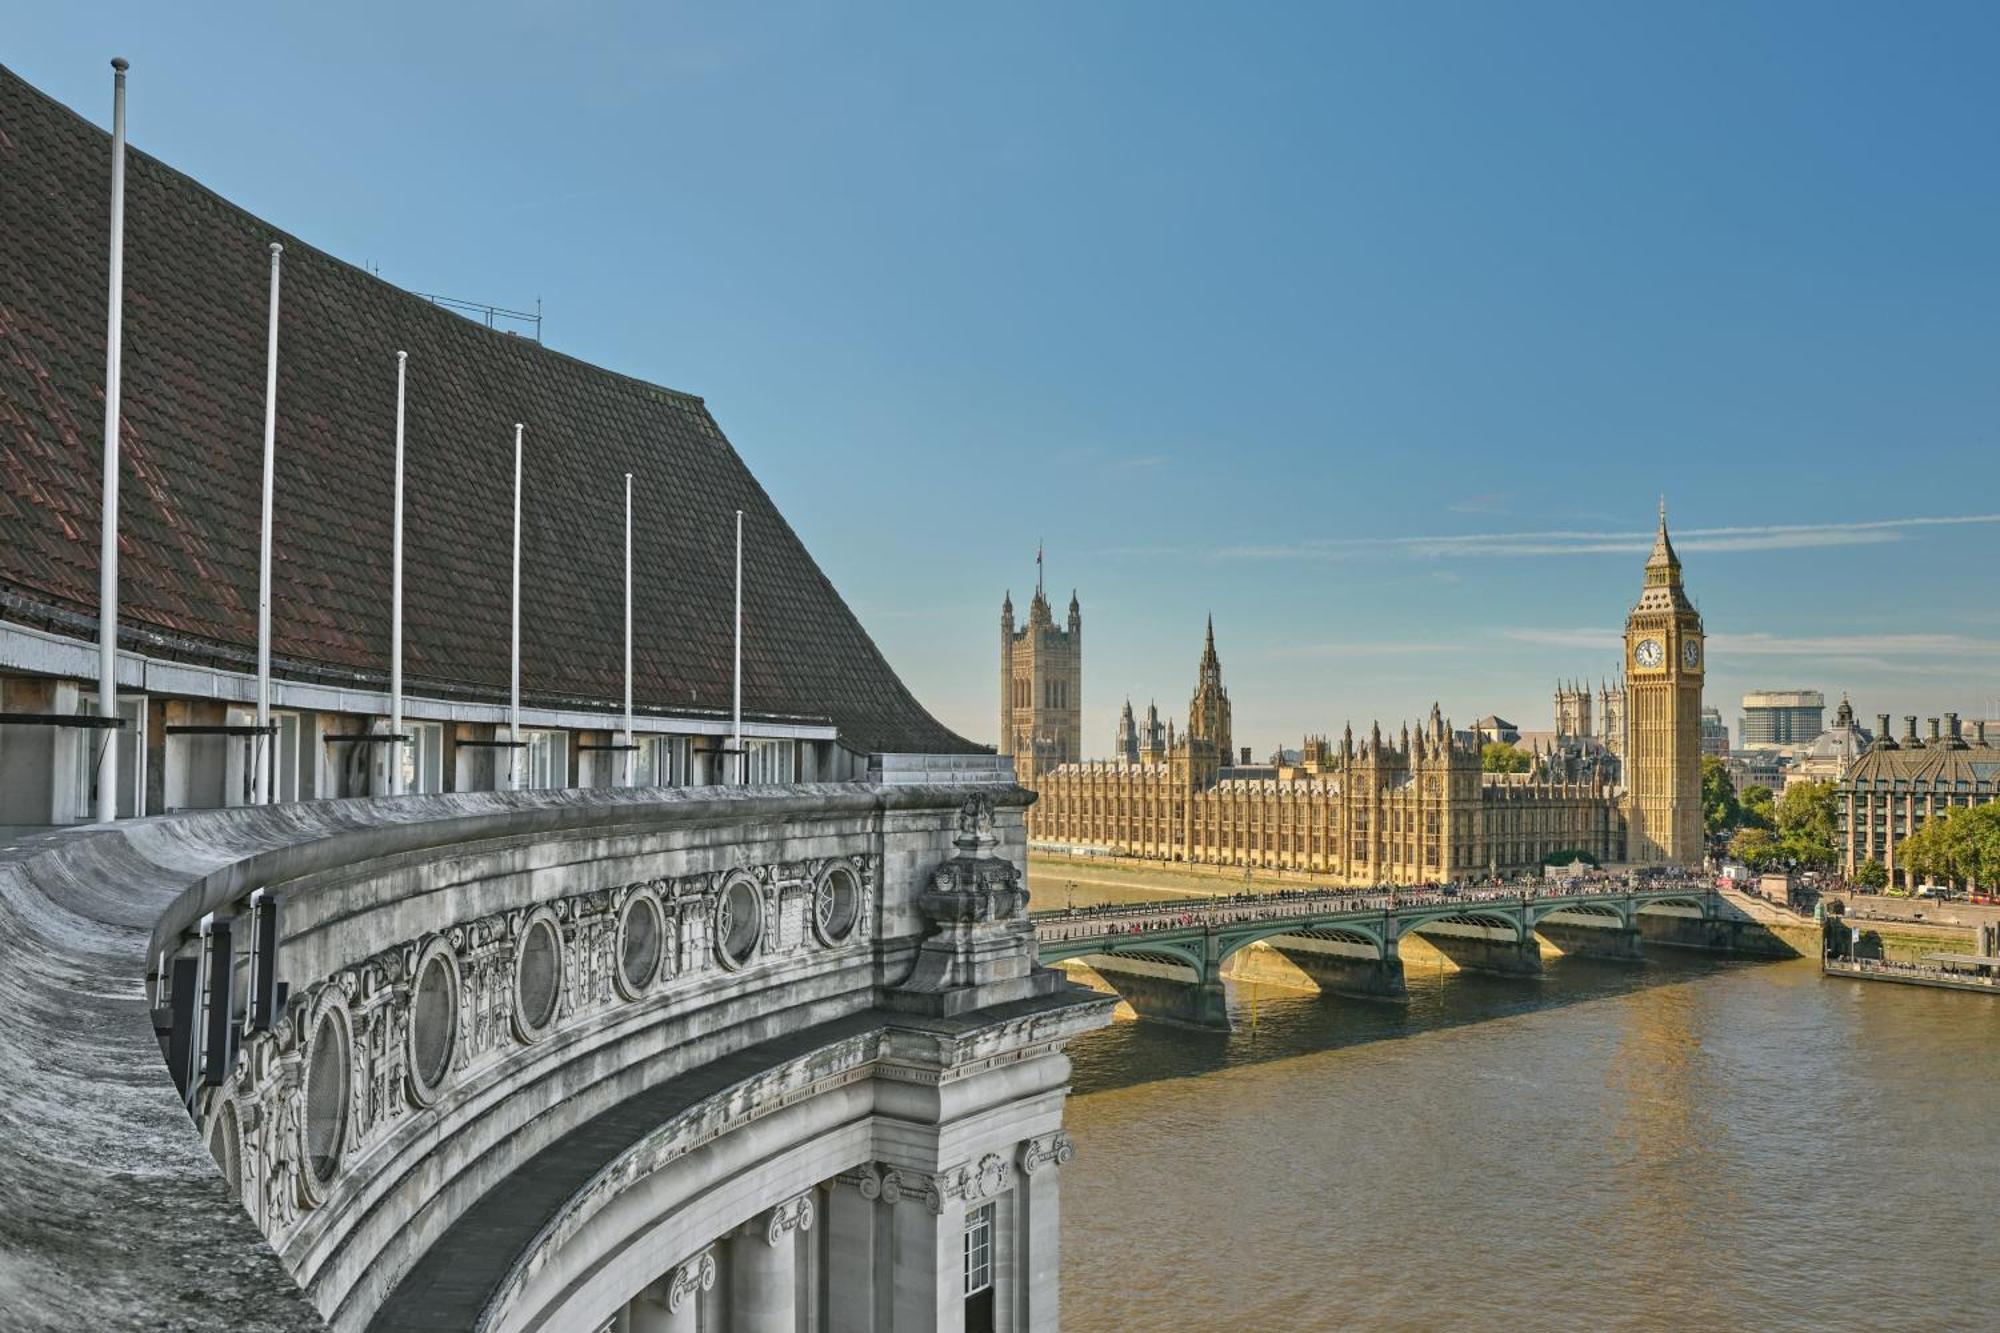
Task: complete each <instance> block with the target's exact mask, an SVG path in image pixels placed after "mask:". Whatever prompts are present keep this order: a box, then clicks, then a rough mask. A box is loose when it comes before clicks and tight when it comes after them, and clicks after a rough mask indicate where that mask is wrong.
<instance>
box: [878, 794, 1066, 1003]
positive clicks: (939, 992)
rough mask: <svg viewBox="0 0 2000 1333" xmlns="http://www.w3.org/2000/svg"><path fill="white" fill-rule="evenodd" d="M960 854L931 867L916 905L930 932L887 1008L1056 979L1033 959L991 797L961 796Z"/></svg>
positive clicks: (1051, 986) (1044, 989)
mask: <svg viewBox="0 0 2000 1333" xmlns="http://www.w3.org/2000/svg"><path fill="white" fill-rule="evenodd" d="M957 828H958V832H957V836H956V837H954V838H953V839H952V845H953V846H954V847H955V848H957V849H958V854H957V855H956V856H953V857H951V858H949V859H948V860H946V861H945V862H944V863H943V864H942V865H940V866H938V868H937V869H936V870H934V871H932V872H931V876H930V881H929V883H928V884H927V885H926V887H925V889H924V891H923V892H922V893H920V894H918V895H917V908H918V910H919V911H921V912H922V913H923V915H924V918H925V919H926V920H927V921H929V922H930V923H931V933H930V935H929V937H928V938H926V939H925V940H924V942H923V944H922V945H921V946H920V947H919V949H918V951H917V965H916V967H915V968H914V969H913V970H912V971H911V973H910V977H909V980H907V981H905V982H904V983H903V984H902V986H900V987H898V988H897V989H896V990H895V991H892V992H889V993H888V994H887V995H886V996H885V1003H887V1004H888V1006H889V1007H891V1008H895V1009H901V1010H904V1011H906V1012H914V1013H928V1014H938V1015H948V1014H957V1013H963V1012H966V1011H968V1010H971V1009H975V1008H980V1007H983V1006H987V1005H994V1004H1004V1003H1007V1002H1008V1001H1011V1000H1019V999H1026V998H1028V997H1030V996H1034V995H1045V994H1049V993H1051V992H1053V991H1055V990H1057V989H1059V988H1060V987H1061V986H1062V984H1063V982H1062V979H1061V977H1060V976H1059V975H1058V974H1057V973H1055V972H1053V971H1051V970H1050V969H1047V968H1038V967H1037V966H1036V965H1035V932H1034V927H1033V926H1032V925H1031V924H1030V923H1029V921H1028V914H1027V906H1028V890H1027V886H1026V884H1025V883H1024V881H1023V879H1022V875H1021V870H1020V867H1018V866H1016V865H1015V864H1014V863H1013V862H1012V861H1010V860H1008V859H1006V858H1005V857H1002V856H998V855H996V854H995V852H994V849H995V848H996V847H997V846H998V845H999V838H998V836H997V835H996V834H995V833H994V831H993V798H992V797H991V796H989V795H988V794H987V793H985V792H974V793H972V794H971V795H969V796H967V797H966V799H965V802H964V804H963V805H961V806H960V807H959V811H958V821H957Z"/></svg>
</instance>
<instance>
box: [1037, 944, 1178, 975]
mask: <svg viewBox="0 0 2000 1333" xmlns="http://www.w3.org/2000/svg"><path fill="white" fill-rule="evenodd" d="M1105 938H1106V937H1104V936H1099V937H1096V938H1093V939H1086V940H1077V941H1075V942H1073V943H1070V944H1058V945H1051V946H1045V947H1044V948H1042V949H1041V950H1040V951H1039V952H1040V956H1041V961H1042V962H1043V963H1068V962H1082V961H1085V960H1088V959H1091V958H1130V959H1133V960H1135V961H1137V962H1150V963H1164V964H1167V965H1169V966H1178V967H1185V968H1187V969H1188V970H1189V971H1191V972H1193V973H1194V974H1195V976H1196V977H1197V978H1199V977H1200V976H1201V975H1202V970H1203V965H1202V957H1201V954H1200V952H1199V951H1198V950H1197V949H1193V948H1189V947H1188V946H1187V945H1186V944H1185V943H1182V942H1178V941H1174V940H1148V939H1145V938H1144V937H1143V936H1134V937H1133V938H1132V940H1131V942H1129V943H1126V942H1121V943H1118V944H1111V945H1107V944H1106V943H1105ZM1141 941H1143V942H1141Z"/></svg>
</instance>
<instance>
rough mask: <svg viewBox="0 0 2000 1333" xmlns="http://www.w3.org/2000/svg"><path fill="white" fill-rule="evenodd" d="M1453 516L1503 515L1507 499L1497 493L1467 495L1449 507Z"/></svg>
mask: <svg viewBox="0 0 2000 1333" xmlns="http://www.w3.org/2000/svg"><path fill="white" fill-rule="evenodd" d="M1451 512H1452V513H1454V514H1504V513H1506V512H1507V497H1506V496H1504V495H1502V494H1501V493H1500V492H1498V491H1483V492H1481V493H1480V494H1478V495H1468V496H1466V497H1465V498H1464V499H1463V500H1460V501H1459V502H1458V503H1457V504H1455V505H1452V506H1451Z"/></svg>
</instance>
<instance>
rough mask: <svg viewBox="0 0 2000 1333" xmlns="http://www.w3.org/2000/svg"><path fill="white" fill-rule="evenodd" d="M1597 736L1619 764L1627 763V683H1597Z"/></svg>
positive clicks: (1621, 680)
mask: <svg viewBox="0 0 2000 1333" xmlns="http://www.w3.org/2000/svg"><path fill="white" fill-rule="evenodd" d="M1597 734H1598V738H1599V739H1601V740H1602V741H1603V742H1604V748H1605V749H1607V750H1609V751H1611V753H1612V755H1613V756H1614V757H1615V758H1616V759H1617V760H1618V762H1619V763H1621V764H1622V763H1624V762H1625V682H1624V680H1623V679H1622V678H1621V679H1619V680H1614V681H1612V682H1611V683H1610V684H1608V685H1607V684H1605V683H1604V681H1603V680H1601V679H1600V680H1599V681H1598V682H1597Z"/></svg>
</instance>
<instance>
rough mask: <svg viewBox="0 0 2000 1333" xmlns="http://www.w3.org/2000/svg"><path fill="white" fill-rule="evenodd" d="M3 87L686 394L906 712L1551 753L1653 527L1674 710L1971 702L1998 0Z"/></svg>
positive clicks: (863, 42)
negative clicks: (1036, 704) (1213, 715)
mask: <svg viewBox="0 0 2000 1333" xmlns="http://www.w3.org/2000/svg"><path fill="white" fill-rule="evenodd" d="M7 9H8V10H9V12H8V14H7V16H6V21H5V22H4V23H3V24H0V33H4V38H0V62H4V63H6V64H8V65H9V66H11V67H12V68H13V69H15V70H16V71H17V72H18V73H20V74H21V75H22V76H23V77H25V78H27V79H29V80H30V81H31V82H34V83H36V84H37V85H39V86H41V87H42V88H45V89H47V90H49V91H50V92H51V93H53V94H55V95H56V96H58V97H60V98H61V99H63V100H64V101H66V102H68V103H70V104H71V105H72V106H75V107H77V108H78V109H80V110H82V111H83V112H85V113H86V114H87V115H89V116H91V117H92V118H93V119H96V120H98V121H99V122H100V123H103V122H105V121H106V120H108V116H109V100H110V89H109V79H108V73H107V68H106V65H105V61H106V60H107V59H108V58H109V57H110V56H111V55H113V54H123V55H126V56H128V57H129V58H131V60H132V61H133V72H132V93H131V130H132V138H133V142H134V143H135V144H136V145H138V146H139V147H142V148H144V149H146V150H148V151H151V152H154V153H156V154H158V155H160V156H162V157H164V158H165V159H167V160H168V161H169V162H171V163H173V164H174V165H176V166H178V167H180V168H181V169H183V170H186V171H188V172H190V173H192V174H194V175H195V176H197V177H199V178H200V179H202V180H203V181H204V182H206V183H207V184H209V185H210V186H212V187H214V188H215V189H217V190H219V191H220V192H221V193H223V194H224V195H226V196H228V197H229V198H231V199H233V200H235V201H237V202H239V203H241V204H243V205H244V206H246V207H248V208H250V209H252V210H254V211H256V212H259V213H261V214H263V215H265V216H267V217H269V218H271V219H272V220H273V221H275V222H277V223H279V224H280V225H283V226H285V227H287V228H290V229H293V230H295V231H297V232H298V233H299V234H301V235H302V236H305V237H307V238H309V239H311V240H312V241H314V242H315V243H316V244H319V245H321V246H323V247H324V248H326V249H328V250H330V251H332V252H333V253H335V254H338V255H341V256H343V257H345V258H347V259H350V260H354V261H356V262H360V263H365V264H368V265H370V266H372V267H376V268H378V269H379V271H380V272H381V275H382V276H383V277H384V278H385V279H387V280H389V281H392V282H395V283H398V284H400V285H403V286H407V287H410V288H412V289H414V290H420V291H438V292H445V293H450V294H453V295H459V296H466V297H471V298H475V299H478V300H482V301H488V302H492V303H495V304H500V305H528V304H532V302H533V301H534V300H535V299H536V298H537V297H539V298H540V299H541V300H542V301H543V303H544V306H545V309H546V311H547V325H546V340H547V341H548V342H549V343H550V344H551V345H552V346H554V347H557V348H560V349H562V350H564V351H566V352H569V353H572V354H574V355H578V356H582V357H584V358H586V359H589V360H592V361H595V362H598V363H600V364H603V365H606V366H610V367H614V368H616V369H618V370H621V371H624V372H626V373H629V374H633V375H637V376H641V377H643V378H647V379H651V380H655V381H658V382H661V383H664V384H669V385H672V386H675V387H677V388H683V389H687V390H690V391H692V392H696V393H700V394H702V395H703V396H705V397H706V398H707V400H708V402H709V404H710V406H711V408H712V410H713V411H714V412H715V413H716V415H717V417H718V418H719V420H720V421H721V422H722V425H723V427H724V429H725V430H727V431H728V433H729V435H730V437H731V439H732V440H733V441H734V442H735V444H736V446H737V448H738V449H739V450H740V451H741V452H742V453H743V454H744V456H745V457H746V458H747V459H748V460H749V462H750V464H751V466H752V467H753V468H754V469H755V470H756V472H757V474H758V476H759V477H760V478H761V479H762V480H763V482H764V484H765V485H766V486H767V487H768V488H769V489H770V490H771V492H772V493H773V494H774V495H775V496H776V498H777V500H778V503H779V505H780V506H781V507H782V508H783V509H784V511H785V513H786V514H787V515H788V516H789V517H790V518H791V520H792V521H793V523H794V524H795V525H796V526H797V527H798V529H799V530H800V532H801V534H802V535H803V536H804V538H805V540H806V542H807V544H808V546H809V547H810V548H811V549H812V550H813V552H814V553H815V554H816V555H817V556H818V558H819V560H820V562H821V563H822V565H823V566H824V567H825V568H826V570H827V572H828V574H829V575H830V576H831V577H832V579H833V580H834V582H835V584H836V585H837V586H838V587H839V588H840V589H841V590H842V591H843V592H844V593H845V594H846V596H847V599H848V601H849V602H850V604H851V605H853V607H854V608H855V610H856V611H857V613H859V614H860V616H861V618H862V620H863V621H864V622H865V623H866V624H867V626H868V628H869V629H870V630H871V631H872V632H873V634H874V635H875V637H876V640H877V641H878V642H879V643H880V644H881V645H882V647H883V649H884V651H885V652H886V653H887V654H888V656H889V658H890V660H891V661H892V662H894V663H895V665H896V666H897V667H898V669H899V670H900V671H901V672H902V674H903V675H904V677H905V678H906V679H907V680H908V681H909V682H910V684H911V686H912V687H913V688H914V689H915V690H916V692H917V693H918V695H919V696H920V697H922V698H923V699H924V700H926V701H927V702H928V703H929V704H930V705H931V706H932V707H933V708H934V709H935V710H936V711H937V712H938V713H939V714H940V716H942V717H943V718H945V719H946V720H947V721H948V722H951V723H952V724H954V725H955V726H957V727H959V728H960V729H962V730H964V731H965V732H966V733H967V734H969V735H972V736H974V737H977V738H980V739H986V740H990V739H992V737H993V735H994V731H995V712H996V703H997V684H996V675H995V668H996V648H997V642H998V635H997V618H998V608H999V602H1000V596H1001V594H1002V592H1003V591H1005V590H1006V589H1007V588H1008V587H1010V586H1011V587H1012V588H1013V589H1014V591H1015V594H1016V600H1017V602H1018V601H1021V600H1023V594H1024V593H1025V592H1026V590H1027V589H1028V588H1029V587H1030V586H1031V585H1032V583H1033V579H1034V563H1033V557H1034V551H1035V545H1036V542H1037V540H1038V539H1042V540H1046V542H1047V547H1048V576H1049V580H1050V583H1051V585H1053V587H1054V589H1055V591H1056V592H1057V595H1058V597H1059V599H1067V596H1068V594H1069V590H1070V588H1071V587H1072V586H1074V587H1076V588H1077V589H1078V590H1079V591H1080V594H1081V597H1082V600H1083V606H1084V616H1085V633H1086V640H1087V643H1086V657H1085V703H1086V728H1087V730H1086V736H1085V741H1086V746H1087V748H1089V749H1090V750H1092V751H1093V752H1096V751H1101V750H1103V749H1105V748H1108V744H1109V738H1110V735H1111V729H1112V724H1113V720H1114V717H1115V714H1116V710H1117V707H1118V704H1119V703H1120V702H1121V701H1122V699H1123V698H1124V697H1125V696H1126V695H1127V694H1128V693H1129V694H1130V695H1131V696H1132V697H1133V698H1134V699H1136V700H1138V701H1139V702H1140V703H1142V704H1143V702H1144V701H1145V700H1146V699H1147V698H1148V697H1157V698H1158V699H1159V700H1160V702H1161V704H1162V707H1163V709H1166V710H1168V711H1170V712H1172V713H1173V714H1176V715H1178V714H1180V713H1182V712H1184V710H1185V707H1186V699H1187V695H1188V693H1189V691H1190V690H1191V688H1192V685H1193V679H1194V668H1195V662H1196V658H1197V656H1198V653H1199V650H1200V644H1201V626H1202V617H1203V615H1204V614H1205V613H1206V612H1208V611H1210V610H1211V609H1212V610H1213V611H1214V613H1215V617H1216V632H1217V641H1218V646H1219V648H1220V651H1221V653H1222V657H1223V664H1224V669H1225V674H1226V678H1227V680H1228V683H1229V686H1230V691H1231V695H1232V697H1233V700H1234V702H1235V707H1236V717H1237V731H1238V736H1239V739H1240V740H1242V741H1244V742H1246V743H1250V744H1253V745H1255V746H1256V747H1257V748H1258V749H1259V751H1260V752H1261V751H1265V750H1268V749H1269V748H1270V747H1271V746H1272V745H1273V744H1275V743H1276V742H1278V741H1279V740H1281V739H1285V740H1290V739H1294V738H1296V737H1297V736H1298V735H1299V734H1300V733H1302V732H1304V731H1306V730H1308V729H1310V730H1337V729H1338V728H1339V726H1340V725H1341V723H1342V722H1343V721H1345V720H1347V719H1349V718H1352V719H1353V720H1355V721H1356V723H1357V724H1361V723H1365V720H1366V719H1368V718H1371V717H1375V716H1380V717H1381V718H1383V720H1384V721H1385V722H1393V721H1395V720H1397V719H1400V718H1402V717H1406V716H1414V715H1416V714H1417V713H1418V712H1419V711H1421V710H1423V709H1426V708H1428V706H1429V704H1430V701H1431V700H1432V699H1433V698H1437V699H1440V700H1442V701H1443V703H1444V705H1445V708H1446V710H1447V711H1448V712H1450V713H1452V714H1454V715H1455V716H1456V717H1457V718H1458V719H1460V720H1466V719H1470V718H1472V717H1475V716H1477V715H1479V714H1482V713H1487V712H1499V713H1501V714H1503V715H1506V716H1508V717H1510V718H1512V719H1513V720H1514V721H1516V722H1518V723H1521V724H1522V725H1529V726H1545V725H1547V719H1548V715H1549V711H1550V705H1549V700H1548V694H1549V688H1550V685H1551V683H1552V682H1553V681H1554V680H1555V678H1557V677H1559V676H1571V675H1576V676H1581V675H1585V674H1588V675H1591V676H1593V677H1594V676H1596V675H1598V674H1600V673H1604V672H1607V671H1609V670H1610V669H1611V667H1612V666H1613V664H1614V663H1615V661H1616V637H1617V634H1618V631H1619V629H1620V627H1621V625H1622V621H1623V617H1624V613H1625V611H1626V609H1627V607H1628V606H1629V604H1630V602H1631V600H1632V598H1633V597H1634V596H1635V595H1636V594H1637V591H1638V586H1639V581H1640V572H1639V567H1640V563H1641V561H1642V560H1643V558H1644V551H1645V548H1646V546H1647V544H1648V540H1649V535H1650V528H1651V524H1652V517H1653V510H1654V505H1655V503H1656V497H1657V496H1658V494H1659V493H1661V492H1662V491H1664V492H1666V493H1667V496H1668V502H1669V506H1670V512H1671V516H1672V518H1673V522H1674V527H1675V531H1676V536H1677V545H1678V546H1679V548H1680V550H1681V553H1682V556H1683V559H1684V561H1685V563H1686V566H1687V575H1688V580H1689V585H1690V588H1691V591H1692V592H1693V593H1694V594H1695V596H1696V598H1697V599H1698V601H1699V602H1700V604H1701V607H1702V610H1703V612H1704V615H1705V616H1706V619H1707V623H1708V629H1709V632H1710V634H1711V654H1710V686H1709V701H1710V702H1711V703H1716V704H1719V705H1721V706H1722V707H1723V709H1724V712H1725V715H1726V716H1728V717H1729V718H1730V719H1731V720H1732V722H1733V721H1734V717H1735V711H1736V709H1735V705H1736V701H1737V698H1738V697H1739V696H1740V694H1741V693H1742V692H1743V691H1744V690H1745V689H1748V688H1755V687H1761V686H1771V687H1791V686H1804V687H1818V688H1821V689H1824V690H1826V691H1828V692H1829V696H1830V697H1835V696H1837V695H1838V693H1839V692H1841V691H1843V690H1847V691H1852V692H1853V695H1854V699H1855V704H1856V707H1857V708H1858V709H1859V710H1860V711H1862V712H1863V713H1865V714H1873V713H1875V712H1878V711H1888V712H1893V713H1897V714H1901V713H1905V712H1915V713H1932V712H1937V711H1940V710H1942V709H1945V708H1957V709H1959V710H1960V711H1962V712H1965V713H1967V714H1968V715H1975V716H1985V715H1988V714H1989V713H1992V712H1994V710H1995V709H1996V708H2000V702H1996V701H2000V596H1996V595H1995V592H1994V588H1995V586H1996V584H1995V580H1994V576H1993V570H1994V565H1995V559H1994V557H1995V554H1996V551H2000V486H1996V484H1995V483H1996V480H2000V463H1996V460H1997V459H2000V448H1996V445H2000V377H1996V375H1995V359H1996V353H2000V299H1996V298H2000V252H1996V241H1995V238H1996V237H2000V171H1996V169H1995V168H1996V165H1997V164H1996V149H1995V145H1996V143H2000V124H1996V121H2000V116H1996V112H2000V91H1996V84H1995V81H1994V79H1993V77H1992V68H1993V59H1994V54H1995V48H1996V45H2000V8H1996V7H1994V6H1991V5H1949V4H1926V5H1923V6H1912V7H1896V6H1885V5H1841V4H1831V3H1814V4H1796V5H1778V4H1761V5H1759V4H1681V5H1671V6H1667V5H1641V4H1621V3H1582V2H1579V3H1569V4H1537V3H1525V2H1523V3H1513V4H1506V5H1493V4H1485V3H1462V4H1446V3H1410V4H1379V3H1378V4H1333V3H1325V4H1311V5H1299V6H1281V5H1247V6H1246V5H1230V6H1223V5H1211V6H1192V5H1182V4H1118V5H1114V4H1109V3H1094V4H1089V5H1074V4H1070V5H1056V4H1049V5H1037V4H1009V5H1004V6H1002V5H987V6H971V5H949V6H938V5H917V4H912V5H906V6H878V5H848V4H843V5H831V4H828V5H773V4H760V5H756V6H726V7H725V6H719V5H718V6H710V7H693V6H682V5H663V4H636V3H635V4H610V3H575V4H553V3H507V2H505V0H500V2H489V3H484V4H478V5H464V6H457V7H453V6H446V5H428V4H409V3H407V2H406V3H402V4H397V5H379V4H373V3H366V4H364V3H345V4H342V5H338V6H333V5H325V6H270V5H208V6H202V7H199V8H198V9H197V8H191V7H186V6H162V5H159V4H156V3H143V4H142V3H94V4H90V5H66V4H65V5H51V4H9V5H8V6H7Z"/></svg>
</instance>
